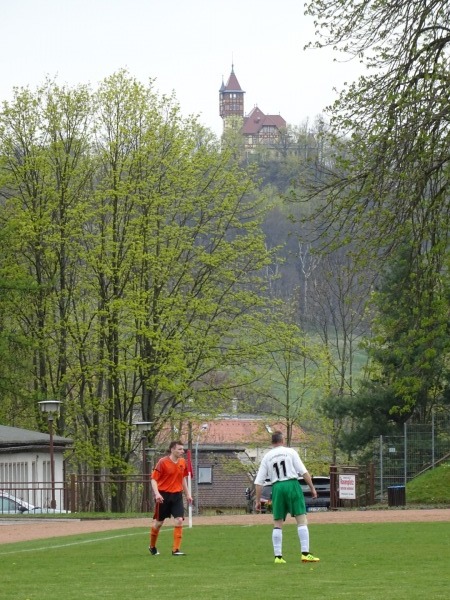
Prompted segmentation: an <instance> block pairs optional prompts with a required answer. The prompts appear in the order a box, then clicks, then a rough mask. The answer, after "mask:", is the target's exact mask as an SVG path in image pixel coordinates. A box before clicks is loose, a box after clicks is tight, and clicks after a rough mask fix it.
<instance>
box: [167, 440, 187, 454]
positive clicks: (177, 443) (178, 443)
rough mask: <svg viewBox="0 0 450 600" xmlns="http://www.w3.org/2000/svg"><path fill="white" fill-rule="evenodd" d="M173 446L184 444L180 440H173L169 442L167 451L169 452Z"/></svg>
mask: <svg viewBox="0 0 450 600" xmlns="http://www.w3.org/2000/svg"><path fill="white" fill-rule="evenodd" d="M175 446H184V444H183V442H180V440H174V441H173V442H170V446H169V452H171V451H172V448H175Z"/></svg>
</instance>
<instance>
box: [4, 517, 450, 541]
mask: <svg viewBox="0 0 450 600" xmlns="http://www.w3.org/2000/svg"><path fill="white" fill-rule="evenodd" d="M308 521H309V523H310V524H311V525H314V524H319V523H324V524H329V523H377V522H384V523H388V522H428V521H450V509H423V510H409V509H406V510H405V509H387V510H357V511H336V512H334V511H327V512H316V513H309V514H308ZM150 522H151V519H150V518H139V519H115V520H113V519H111V520H109V519H98V520H97V519H89V520H83V521H82V520H75V519H57V520H55V519H29V518H23V519H14V520H11V519H0V543H2V544H8V543H12V542H21V541H27V540H36V539H41V538H50V537H60V536H66V535H77V534H80V533H93V532H98V531H112V530H115V529H128V528H131V527H149V525H150ZM270 523H271V517H270V515H219V516H214V517H194V519H193V526H194V527H195V526H196V525H262V524H267V525H270ZM186 525H187V524H186Z"/></svg>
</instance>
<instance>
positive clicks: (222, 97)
mask: <svg viewBox="0 0 450 600" xmlns="http://www.w3.org/2000/svg"><path fill="white" fill-rule="evenodd" d="M244 94H245V92H244V91H243V90H242V89H241V86H240V85H239V81H238V80H237V77H236V75H235V74H234V65H231V73H230V76H229V78H228V81H227V83H226V85H225V84H224V82H223V80H222V85H221V86H220V90H219V112H220V116H221V117H222V119H223V128H224V129H226V128H227V127H230V126H231V127H239V128H240V127H242V124H243V122H244Z"/></svg>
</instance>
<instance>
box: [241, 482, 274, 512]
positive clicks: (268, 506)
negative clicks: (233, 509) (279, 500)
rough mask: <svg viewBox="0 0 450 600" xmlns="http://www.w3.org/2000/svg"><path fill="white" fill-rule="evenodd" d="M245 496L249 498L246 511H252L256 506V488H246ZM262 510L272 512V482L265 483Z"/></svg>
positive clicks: (262, 494)
mask: <svg viewBox="0 0 450 600" xmlns="http://www.w3.org/2000/svg"><path fill="white" fill-rule="evenodd" d="M245 497H246V499H247V509H246V511H247V512H248V513H252V512H253V510H254V508H255V488H254V487H251V488H250V487H248V488H246V489H245ZM261 512H262V513H268V512H272V486H271V485H270V484H267V485H265V486H264V487H263V489H262V492H261Z"/></svg>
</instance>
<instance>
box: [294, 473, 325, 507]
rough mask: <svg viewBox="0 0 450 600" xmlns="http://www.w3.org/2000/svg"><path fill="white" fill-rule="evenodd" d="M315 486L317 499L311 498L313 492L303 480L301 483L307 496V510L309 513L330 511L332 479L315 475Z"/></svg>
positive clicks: (300, 480)
mask: <svg viewBox="0 0 450 600" xmlns="http://www.w3.org/2000/svg"><path fill="white" fill-rule="evenodd" d="M312 480H313V484H314V487H315V488H316V492H317V498H312V497H311V490H310V489H309V487H308V484H307V483H306V482H305V481H304V479H303V478H300V479H299V483H300V485H301V487H302V490H303V495H304V496H305V503H306V510H308V511H309V512H313V511H318V510H328V509H329V508H330V478H329V477H327V476H326V475H314V476H313V478H312Z"/></svg>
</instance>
